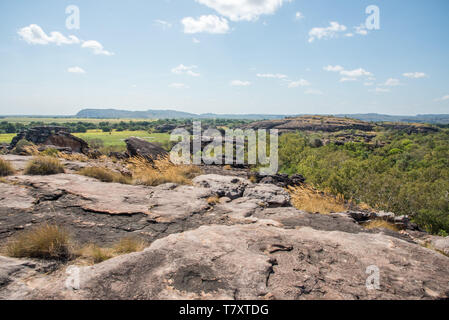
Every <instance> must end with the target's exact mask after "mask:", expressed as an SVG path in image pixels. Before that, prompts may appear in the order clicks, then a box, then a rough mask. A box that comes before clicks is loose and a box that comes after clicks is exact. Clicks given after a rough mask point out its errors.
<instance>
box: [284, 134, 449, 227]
mask: <svg viewBox="0 0 449 320" xmlns="http://www.w3.org/2000/svg"><path fill="white" fill-rule="evenodd" d="M378 139H379V145H382V143H384V144H385V145H384V146H383V147H379V148H374V147H373V146H372V145H368V144H365V143H348V144H346V145H344V146H337V145H335V144H328V145H326V146H318V147H317V146H316V145H315V144H314V143H311V141H310V139H309V138H308V137H307V136H306V135H303V134H300V133H291V134H286V135H283V136H282V137H281V138H280V149H279V157H280V162H281V170H282V171H283V172H285V173H290V174H292V173H301V174H303V175H304V176H305V177H306V178H307V180H308V182H309V183H311V184H313V185H314V186H315V187H318V188H320V189H323V190H327V191H329V192H332V193H333V194H336V195H343V196H344V197H345V198H346V199H351V200H353V201H356V202H364V203H367V204H369V205H370V206H371V207H373V208H376V209H380V210H388V211H392V212H395V213H396V214H398V215H403V214H408V215H411V216H413V218H414V220H415V222H417V223H418V224H419V225H420V226H421V227H422V228H424V229H426V230H427V231H428V232H431V233H435V234H438V233H439V234H442V235H446V234H447V233H449V130H446V129H443V130H442V131H441V132H439V133H431V134H413V135H407V134H402V133H384V134H382V135H380V136H379V137H378Z"/></svg>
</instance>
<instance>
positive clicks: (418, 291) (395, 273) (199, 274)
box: [27, 224, 449, 300]
mask: <svg viewBox="0 0 449 320" xmlns="http://www.w3.org/2000/svg"><path fill="white" fill-rule="evenodd" d="M448 262H449V258H447V257H445V256H443V255H440V254H437V253H435V252H433V251H431V250H428V249H425V248H422V247H419V246H416V245H414V244H410V243H407V242H405V241H402V240H398V239H395V238H391V237H388V236H385V235H382V234H363V233H359V234H350V233H345V232H338V231H334V232H326V231H319V230H314V229H311V228H301V229H299V230H285V229H282V228H278V227H270V226H266V225H262V224H253V225H234V226H203V227H200V228H199V229H197V230H192V231H188V232H184V233H181V234H173V235H170V236H168V237H165V238H163V239H160V240H157V241H155V242H154V243H153V244H152V245H151V246H150V247H149V248H147V249H146V250H145V251H143V252H140V253H133V254H130V255H125V256H121V257H118V258H114V259H111V260H109V261H106V262H103V263H101V264H98V265H95V266H93V267H84V268H81V270H80V275H81V283H80V284H81V286H80V290H77V291H72V290H68V289H66V288H65V287H64V283H65V276H61V275H60V276H57V275H53V276H50V277H48V279H47V281H46V282H45V283H42V285H41V286H40V287H38V288H36V287H34V291H33V292H30V293H29V295H28V296H27V298H31V299H35V298H36V299H42V298H45V299H151V300H157V299H239V300H245V299H263V298H264V297H267V296H270V297H272V298H273V299H300V300H302V299H357V300H359V299H436V298H448V295H449V289H448V288H449V286H448V285H449V270H448V268H447V264H448ZM370 266H375V267H376V268H377V269H378V270H379V271H380V279H379V280H380V288H379V290H375V289H374V290H370V289H369V288H367V286H366V282H367V278H368V276H369V275H370V273H369V272H368V274H367V270H370V269H369V267H370Z"/></svg>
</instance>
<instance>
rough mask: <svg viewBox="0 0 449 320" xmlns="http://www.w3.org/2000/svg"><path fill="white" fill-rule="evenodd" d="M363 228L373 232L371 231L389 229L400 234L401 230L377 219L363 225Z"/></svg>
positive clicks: (392, 224)
mask: <svg viewBox="0 0 449 320" xmlns="http://www.w3.org/2000/svg"><path fill="white" fill-rule="evenodd" d="M363 228H365V229H368V230H371V229H388V230H392V231H396V232H399V231H400V229H399V228H398V227H397V226H396V225H395V224H394V223H391V222H388V221H385V220H382V219H376V220H371V221H369V222H367V223H365V224H363Z"/></svg>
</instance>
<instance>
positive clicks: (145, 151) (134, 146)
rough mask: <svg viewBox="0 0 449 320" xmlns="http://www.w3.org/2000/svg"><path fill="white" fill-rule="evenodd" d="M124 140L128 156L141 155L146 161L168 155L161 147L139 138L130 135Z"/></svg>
mask: <svg viewBox="0 0 449 320" xmlns="http://www.w3.org/2000/svg"><path fill="white" fill-rule="evenodd" d="M125 142H126V148H127V150H128V152H127V153H128V156H130V157H143V158H145V159H147V160H148V161H153V160H157V159H159V158H164V157H167V156H168V152H167V151H165V150H164V149H163V148H161V147H159V146H157V145H155V144H153V143H151V142H148V141H146V140H143V139H141V138H136V137H131V138H128V139H126V140H125Z"/></svg>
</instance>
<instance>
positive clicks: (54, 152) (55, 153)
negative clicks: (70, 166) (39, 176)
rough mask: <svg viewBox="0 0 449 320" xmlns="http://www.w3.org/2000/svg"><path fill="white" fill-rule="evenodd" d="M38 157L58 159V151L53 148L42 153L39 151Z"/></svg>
mask: <svg viewBox="0 0 449 320" xmlns="http://www.w3.org/2000/svg"><path fill="white" fill-rule="evenodd" d="M40 155H41V156H47V157H54V158H58V157H59V151H58V150H57V149H55V148H48V149H45V150H44V151H41V152H40Z"/></svg>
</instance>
